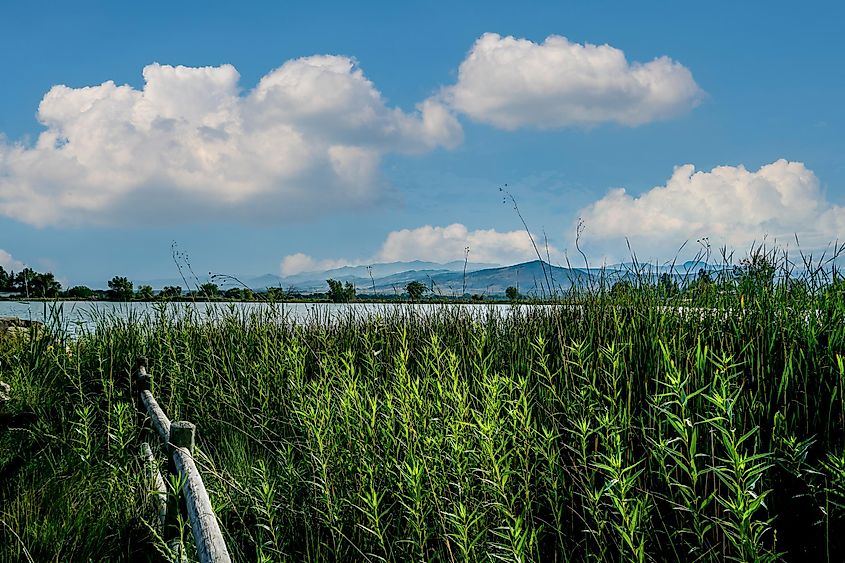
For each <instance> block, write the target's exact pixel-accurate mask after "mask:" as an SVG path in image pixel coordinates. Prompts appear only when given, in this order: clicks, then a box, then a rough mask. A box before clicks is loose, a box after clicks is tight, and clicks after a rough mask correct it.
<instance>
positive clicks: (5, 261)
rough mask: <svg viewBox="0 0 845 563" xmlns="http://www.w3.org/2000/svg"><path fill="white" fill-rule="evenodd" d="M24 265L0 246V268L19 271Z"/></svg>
mask: <svg viewBox="0 0 845 563" xmlns="http://www.w3.org/2000/svg"><path fill="white" fill-rule="evenodd" d="M25 267H26V265H25V264H24V263H23V262H21V261H20V260H17V259H16V258H15V257H14V256H12V255H11V254H9V253H8V252H7V251H5V250H3V249H2V248H0V268H3V269H5V270H6V271H7V272H8V271H14V272H20V271H21V270H23V269H24V268H25Z"/></svg>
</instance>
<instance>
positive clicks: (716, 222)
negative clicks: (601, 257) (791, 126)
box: [579, 160, 845, 258]
mask: <svg viewBox="0 0 845 563" xmlns="http://www.w3.org/2000/svg"><path fill="white" fill-rule="evenodd" d="M579 215H580V217H581V218H582V219H583V221H584V224H585V226H586V231H585V235H584V238H585V242H586V243H587V244H589V245H590V247H591V248H595V249H599V250H604V251H608V252H613V249H615V250H617V251H618V250H621V249H624V248H625V240H624V239H625V238H626V237H627V238H628V239H629V240H630V241H631V243H632V247H633V249H634V251H636V252H638V253H643V252H648V253H649V255H654V256H660V257H662V258H669V257H671V253H672V252H673V251H674V250H676V249H677V248H678V247H679V246H680V245H681V244H682V243H683V242H684V241H695V240H697V239H701V238H704V237H706V238H708V239H709V242H710V244H711V246H713V247H714V248H717V247H720V246H722V245H726V246H727V247H728V248H729V249H736V250H739V251H742V250H747V249H748V248H749V246H750V245H751V244H752V243H755V242H756V243H761V242H763V240H764V239H766V240H768V241H770V242H773V241H779V243H781V244H785V245H789V244H794V237H795V235H796V234H797V235H798V237H799V242H800V243H801V246H802V247H804V248H810V249H812V248H818V247H823V246H825V245H826V244H827V243H830V242H834V241H835V240H836V239H838V238H840V237H841V235H842V234H843V232H845V231H843V228H845V208H843V207H841V206H839V205H835V204H833V203H831V202H830V201H828V200H827V199H826V198H825V196H824V193H823V192H822V190H821V188H820V186H819V180H818V178H817V177H816V175H815V174H814V173H813V172H812V170H809V169H808V168H807V167H806V166H805V165H804V164H803V163H801V162H789V161H787V160H778V161H776V162H773V163H771V164H767V165H765V166H761V167H760V169H759V170H756V171H752V170H747V169H746V168H745V167H744V166H741V165H740V166H718V167H716V168H713V169H712V170H710V171H709V172H705V171H696V170H695V167H694V166H693V165H691V164H686V165H684V166H678V167H677V168H675V171H674V173H673V174H672V176H671V178H669V181H668V182H666V184H665V185H663V186H657V187H655V188H652V189H651V190H648V191H646V192H645V193H642V194H640V195H639V196H631V195H630V194H628V193H627V192H626V191H625V189H624V188H617V189H613V190H611V191H610V192H608V193H607V195H605V196H604V197H603V198H602V199H600V200H598V201H596V202H595V203H593V204H591V205H590V206H588V207H586V208H584V209H582V210H581V211H580V212H579ZM616 256H617V257H618V254H616Z"/></svg>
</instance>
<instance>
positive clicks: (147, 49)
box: [0, 1, 845, 285]
mask: <svg viewBox="0 0 845 563" xmlns="http://www.w3.org/2000/svg"><path fill="white" fill-rule="evenodd" d="M685 4H689V3H668V2H638V3H630V2H625V3H623V2H618V3H611V2H600V1H599V2H589V3H587V2H579V3H569V2H548V3H514V2H501V3H499V2H490V1H487V2H448V3H447V2H424V3H422V2H420V3H411V2H390V3H388V2H367V3H364V2H359V3H350V2H343V3H341V2H317V1H312V2H243V3H237V5H235V4H234V3H228V2H202V3H200V2H178V3H176V2H155V1H148V2H143V3H132V4H129V3H116V2H84V1H81V2H74V3H52V2H41V1H32V2H26V3H23V2H21V3H6V4H5V5H4V6H2V8H0V14H2V15H0V52H2V53H3V56H2V57H0V76H2V77H3V79H2V80H0V266H3V267H5V268H6V269H10V268H11V269H16V270H19V269H20V268H22V267H24V266H30V267H33V268H35V269H37V270H41V271H44V270H49V271H52V272H53V273H54V274H55V275H56V276H57V277H58V278H59V279H60V280H62V281H63V282H64V283H65V284H66V285H70V284H74V283H82V282H87V283H100V284H103V283H104V282H105V280H107V279H110V278H111V277H112V276H114V275H125V276H128V277H130V279H136V280H137V279H156V278H165V277H175V276H176V275H177V267H176V261H177V260H184V257H187V259H188V260H189V261H190V263H191V266H192V267H193V269H194V270H195V271H197V272H202V273H205V272H213V273H222V274H231V275H238V276H246V275H260V274H265V273H272V274H280V275H287V274H295V273H298V272H302V271H309V270H321V269H326V268H329V267H333V266H338V265H344V264H370V263H376V262H390V261H398V260H417V259H418V260H430V261H437V262H446V261H450V260H456V259H457V260H463V259H464V257H465V255H467V254H466V252H467V251H466V249H467V248H469V251H468V259H469V260H470V261H474V262H485V263H498V264H513V263H518V262H523V261H527V260H531V259H532V258H536V252H535V250H534V244H536V245H537V246H538V247H539V250H540V252H541V254H542V255H544V257H545V256H548V258H550V259H551V261H552V262H555V263H561V264H563V263H565V262H566V261H567V260H570V261H571V262H573V263H576V262H577V263H581V262H582V260H583V259H582V258H581V256H580V253H579V249H580V250H581V251H584V252H585V254H587V256H588V257H589V259H590V260H591V262H592V263H599V262H607V263H614V262H618V261H627V260H630V258H631V252H632V251H633V252H634V253H636V255H637V257H638V259H640V260H649V261H653V262H661V263H662V262H665V261H668V260H672V259H675V258H678V259H686V258H690V257H692V255H694V254H695V253H696V252H698V251H699V250H703V249H706V248H710V251H711V252H712V253H714V254H716V253H718V249H719V248H721V247H722V246H726V247H727V248H729V249H735V250H736V251H737V252H738V253H739V254H742V253H743V252H745V251H747V250H748V249H749V248H750V246H751V245H752V244H754V243H755V242H756V243H758V244H759V243H765V244H767V245H780V246H783V247H788V248H789V249H791V250H795V249H796V248H797V247H800V248H801V249H802V250H803V251H806V252H819V251H821V250H823V249H825V248H829V246H830V244H831V243H835V241H836V240H837V239H840V238H842V237H841V235H842V234H843V232H845V157H843V155H845V136H843V135H842V131H843V127H845V111H843V108H842V103H843V99H845V65H843V64H842V61H843V60H845V40H843V39H842V37H841V29H840V27H841V26H840V23H841V21H842V19H843V16H845V8H843V7H842V5H841V4H840V3H833V2H829V3H821V2H805V3H800V4H799V3H794V2H792V3H778V2H742V3H738V2H730V3H728V2H707V3H695V4H694V5H685ZM514 202H515V203H516V205H517V207H518V209H515V208H514V205H513V204H514ZM528 233H531V236H532V237H533V239H534V244H532V240H531V238H530V237H529V235H528ZM796 239H797V240H796ZM679 249H680V250H679ZM174 255H178V257H182V258H178V257H177V258H176V259H175V258H174Z"/></svg>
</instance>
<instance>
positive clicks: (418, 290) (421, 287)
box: [405, 280, 428, 301]
mask: <svg viewBox="0 0 845 563" xmlns="http://www.w3.org/2000/svg"><path fill="white" fill-rule="evenodd" d="M405 291H407V292H408V297H410V298H411V301H419V300H420V299H422V296H423V295H424V294H425V292H426V291H428V288H427V287H426V286H425V284H424V283H422V282H419V281H416V280H414V281H412V282H410V283H408V285H406V286H405Z"/></svg>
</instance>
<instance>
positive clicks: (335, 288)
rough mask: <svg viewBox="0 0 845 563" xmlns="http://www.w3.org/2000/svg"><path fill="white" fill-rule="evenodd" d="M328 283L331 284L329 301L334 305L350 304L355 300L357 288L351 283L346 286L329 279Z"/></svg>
mask: <svg viewBox="0 0 845 563" xmlns="http://www.w3.org/2000/svg"><path fill="white" fill-rule="evenodd" d="M326 283H327V284H329V294H328V295H329V301H331V302H332V303H349V302H350V301H354V300H355V286H354V285H352V284H351V283H350V282H346V284H345V285H344V284H343V283H342V282H340V281H338V280H333V279H328V280H326Z"/></svg>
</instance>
